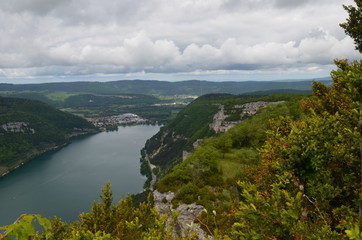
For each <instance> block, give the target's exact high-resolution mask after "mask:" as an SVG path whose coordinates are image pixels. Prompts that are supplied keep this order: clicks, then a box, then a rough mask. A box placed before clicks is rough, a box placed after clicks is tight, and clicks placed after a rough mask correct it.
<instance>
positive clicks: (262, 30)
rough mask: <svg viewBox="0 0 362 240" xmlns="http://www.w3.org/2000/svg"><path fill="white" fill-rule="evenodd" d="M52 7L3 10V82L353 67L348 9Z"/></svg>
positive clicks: (193, 2)
mask: <svg viewBox="0 0 362 240" xmlns="http://www.w3.org/2000/svg"><path fill="white" fill-rule="evenodd" d="M50 2H51V1H45V0H33V1H28V0H13V1H1V2H0V34H1V41H0V75H2V76H5V77H30V76H32V77H37V76H44V75H48V76H62V75H82V74H98V75H107V74H117V73H124V74H127V73H138V72H142V71H144V72H145V74H147V73H167V74H170V73H187V72H218V71H221V72H223V73H225V71H226V72H230V73H231V71H233V70H235V71H240V70H241V71H242V70H244V71H254V72H257V71H261V72H267V71H268V72H270V71H271V72H273V71H279V69H284V70H285V71H290V72H293V71H295V69H299V70H300V71H309V70H307V69H326V68H330V66H331V63H332V61H333V59H334V58H351V59H357V58H359V57H360V54H359V53H358V52H356V51H355V50H354V45H353V41H352V40H351V39H350V38H349V37H346V36H345V35H344V33H343V30H342V29H341V28H340V27H339V26H338V24H339V23H341V22H343V21H344V19H345V18H346V16H347V14H346V13H345V12H344V10H343V8H342V4H350V3H351V2H352V1H351V0H346V1H339V0H328V1H327V0H315V1H311V0H304V1H295V0H288V1H286V0H272V1H268V0H257V1H254V0H253V1H251V0H247V1H236V0H207V1H206V0H185V1H169V0H148V1H145V0H140V1H132V0H122V1H116V0H104V1H101V2H100V1H97V0H79V1H71V0H59V1H56V2H53V1H52V2H51V4H50ZM327 66H328V67H327ZM288 69H289V70H288Z"/></svg>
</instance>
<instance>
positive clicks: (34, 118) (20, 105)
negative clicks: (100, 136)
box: [0, 97, 96, 176]
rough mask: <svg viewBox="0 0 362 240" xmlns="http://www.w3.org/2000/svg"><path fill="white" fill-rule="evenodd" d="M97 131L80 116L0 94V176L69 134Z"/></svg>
mask: <svg viewBox="0 0 362 240" xmlns="http://www.w3.org/2000/svg"><path fill="white" fill-rule="evenodd" d="M94 131H96V129H95V127H94V126H93V125H91V124H90V123H88V122H87V121H85V120H84V119H82V118H80V117H76V116H74V115H71V114H69V113H65V112H62V111H59V110H57V109H55V108H54V107H51V106H49V105H47V104H45V103H42V102H39V101H35V100H28V99H20V98H3V97H0V176H1V175H2V174H4V173H5V172H7V171H9V170H12V169H13V168H15V167H17V166H19V165H20V164H21V163H24V162H26V161H28V160H30V159H31V158H33V157H34V156H37V155H39V154H40V153H42V152H44V151H47V150H50V149H54V148H56V147H59V146H61V145H64V144H66V143H67V142H68V140H69V138H70V137H71V136H75V135H80V134H85V133H88V132H94Z"/></svg>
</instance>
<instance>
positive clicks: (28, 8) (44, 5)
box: [0, 0, 72, 15]
mask: <svg viewBox="0 0 362 240" xmlns="http://www.w3.org/2000/svg"><path fill="white" fill-rule="evenodd" d="M71 1H72V0H56V1H50V0H4V1H0V9H2V10H4V11H9V12H29V13H33V14H39V15H45V14H47V13H49V12H51V11H52V10H54V9H55V8H57V7H58V6H61V5H64V4H68V3H69V2H71Z"/></svg>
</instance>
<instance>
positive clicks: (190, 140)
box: [141, 94, 301, 187]
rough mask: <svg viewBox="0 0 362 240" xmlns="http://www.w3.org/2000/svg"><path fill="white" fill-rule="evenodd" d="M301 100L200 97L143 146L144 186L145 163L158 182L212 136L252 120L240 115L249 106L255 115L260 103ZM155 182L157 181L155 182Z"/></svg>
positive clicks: (257, 97) (252, 96)
mask: <svg viewBox="0 0 362 240" xmlns="http://www.w3.org/2000/svg"><path fill="white" fill-rule="evenodd" d="M300 97H301V96H299V95H269V96H258V95H231V94H207V95H204V96H202V97H199V98H198V99H196V100H195V101H193V102H192V103H191V104H189V105H188V106H187V107H185V108H184V109H183V110H182V111H180V112H179V113H178V114H177V116H176V117H175V118H174V119H173V120H171V121H170V122H169V123H167V124H166V125H165V126H164V127H162V128H161V130H160V131H159V132H158V133H157V134H156V135H155V136H153V137H152V138H151V139H149V140H148V141H147V142H146V145H145V147H144V149H143V150H142V154H143V158H142V160H141V161H142V169H141V170H142V173H143V174H145V175H147V176H148V181H147V182H146V186H147V187H148V186H149V184H148V183H149V181H151V173H150V171H151V169H150V168H148V161H149V162H150V163H151V166H152V167H153V168H154V169H153V172H154V177H153V178H155V177H156V176H155V175H157V178H158V179H159V178H160V177H161V176H163V175H164V174H165V173H167V172H168V171H169V170H170V169H171V168H172V167H173V166H174V165H176V164H177V163H179V162H181V161H182V159H183V158H185V157H186V156H185V155H187V154H189V152H191V151H192V150H193V149H194V148H195V147H196V146H198V145H199V144H200V143H201V142H202V139H204V138H207V137H211V136H214V135H216V134H218V133H220V131H221V132H222V131H225V130H227V129H228V128H229V127H231V126H233V125H236V124H237V123H238V122H240V121H242V120H244V119H246V118H248V117H251V116H252V115H253V114H252V113H248V114H243V111H248V109H247V105H248V104H253V103H254V104H255V105H256V106H252V108H254V109H253V110H255V112H256V111H257V110H258V108H259V107H260V106H259V107H258V104H259V103H263V104H262V105H263V106H264V105H267V104H269V103H277V102H281V101H286V100H291V99H298V98H300ZM249 110H250V109H249ZM219 115H220V116H219ZM254 128H257V126H255V127H254ZM154 181H156V180H155V179H154ZM151 187H152V186H151Z"/></svg>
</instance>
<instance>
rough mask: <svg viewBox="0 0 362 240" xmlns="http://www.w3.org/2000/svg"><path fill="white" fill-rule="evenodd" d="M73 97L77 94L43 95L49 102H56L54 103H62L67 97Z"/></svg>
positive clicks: (52, 93)
mask: <svg viewBox="0 0 362 240" xmlns="http://www.w3.org/2000/svg"><path fill="white" fill-rule="evenodd" d="M74 95H77V94H72V93H66V92H51V93H47V94H45V96H46V97H47V98H49V99H50V100H53V101H56V102H64V101H65V100H66V99H67V98H68V97H70V96H74Z"/></svg>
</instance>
